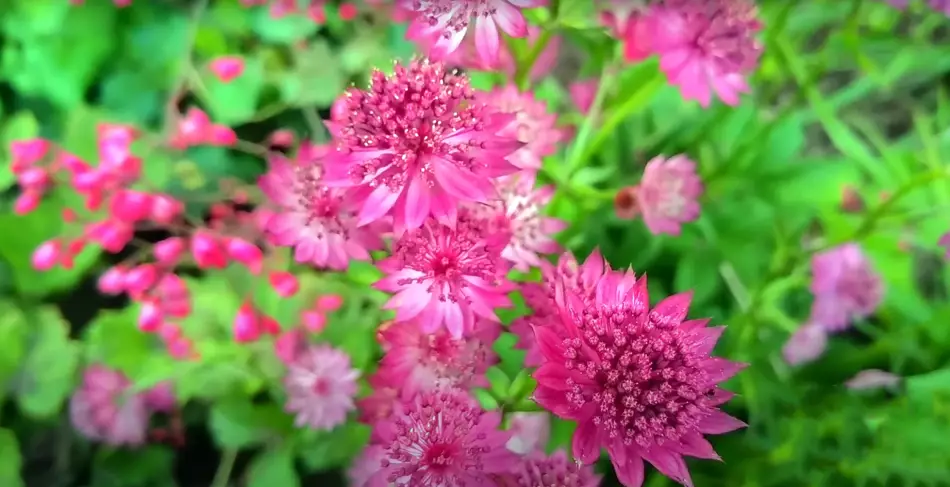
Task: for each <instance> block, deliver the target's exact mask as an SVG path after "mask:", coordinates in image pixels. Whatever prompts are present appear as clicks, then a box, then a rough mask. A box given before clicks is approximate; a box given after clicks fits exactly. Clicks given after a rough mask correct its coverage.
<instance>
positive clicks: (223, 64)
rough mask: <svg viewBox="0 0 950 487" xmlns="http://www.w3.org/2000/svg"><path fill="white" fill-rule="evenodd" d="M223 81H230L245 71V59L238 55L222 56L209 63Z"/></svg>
mask: <svg viewBox="0 0 950 487" xmlns="http://www.w3.org/2000/svg"><path fill="white" fill-rule="evenodd" d="M208 67H209V68H210V69H211V72H213V73H214V74H215V75H216V76H217V77H218V79H219V80H221V82H222V83H230V82H231V81H232V80H234V78H237V77H238V76H241V73H243V72H244V59H242V58H240V57H238V56H222V57H219V58H216V59H214V60H212V61H211V63H210V64H209V65H208Z"/></svg>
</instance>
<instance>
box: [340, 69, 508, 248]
mask: <svg viewBox="0 0 950 487" xmlns="http://www.w3.org/2000/svg"><path fill="white" fill-rule="evenodd" d="M394 71H395V72H394V74H393V75H392V76H389V77H387V76H385V75H384V74H383V73H381V72H379V71H377V72H375V73H373V77H372V83H371V86H370V89H369V90H368V91H360V90H357V89H355V88H353V89H350V91H348V92H347V98H346V100H347V106H348V110H347V114H346V115H347V117H346V119H345V120H342V121H329V122H326V124H327V126H328V127H329V128H330V131H331V133H332V134H333V135H334V137H335V140H336V151H335V152H334V153H332V154H330V156H328V158H327V160H326V163H325V169H326V174H325V175H324V178H325V181H326V184H328V185H331V186H340V187H350V188H353V193H354V194H353V197H354V198H355V201H360V202H361V204H362V209H361V210H360V212H359V215H358V220H359V221H358V224H359V225H364V224H367V223H370V222H373V221H376V220H379V219H381V218H383V217H384V216H387V215H391V216H392V217H393V220H394V225H395V229H396V233H397V234H400V233H402V232H403V231H405V230H407V229H408V230H411V229H414V228H418V227H420V226H421V225H422V224H423V222H424V221H425V220H426V218H427V217H429V216H430V215H431V216H433V217H436V218H437V219H439V220H440V221H443V222H444V223H449V224H451V223H452V222H453V221H454V220H455V218H456V216H457V208H458V205H459V204H460V203H463V202H485V201H487V200H489V199H490V198H491V197H492V196H493V195H494V191H495V188H494V187H493V186H492V180H493V179H494V178H497V177H500V176H504V175H506V174H511V173H514V172H516V171H517V167H516V166H514V165H513V164H512V163H510V162H509V161H507V160H506V159H505V158H506V157H508V156H509V155H511V153H513V152H514V151H516V150H517V149H518V148H520V146H521V144H519V143H518V141H517V140H515V139H514V138H512V137H509V136H503V135H500V134H499V133H498V132H499V131H500V130H501V129H503V128H504V127H506V126H507V125H508V124H509V123H510V121H511V120H512V118H513V117H512V116H511V115H506V114H500V113H492V112H491V111H490V110H489V109H488V108H487V107H486V106H485V105H484V104H482V103H476V102H475V94H474V92H473V91H472V89H471V87H470V86H469V84H468V79H467V78H465V77H464V76H462V75H456V74H449V73H446V72H445V66H444V65H442V64H441V63H429V62H428V61H425V60H419V61H414V62H412V63H411V64H410V65H409V66H408V67H404V66H402V65H399V64H397V65H396V66H395V68H394Z"/></svg>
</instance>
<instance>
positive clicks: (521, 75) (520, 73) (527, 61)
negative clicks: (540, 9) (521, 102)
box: [515, 29, 552, 91]
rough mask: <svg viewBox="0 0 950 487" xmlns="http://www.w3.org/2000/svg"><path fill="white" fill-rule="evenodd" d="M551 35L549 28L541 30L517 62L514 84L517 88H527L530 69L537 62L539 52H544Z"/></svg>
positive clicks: (539, 55) (529, 79) (522, 89)
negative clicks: (525, 54) (520, 60)
mask: <svg viewBox="0 0 950 487" xmlns="http://www.w3.org/2000/svg"><path fill="white" fill-rule="evenodd" d="M551 35H552V34H551V29H544V30H543V31H541V35H540V36H538V40H537V41H536V42H535V43H534V44H532V45H531V50H530V51H528V55H527V56H525V57H524V60H523V61H522V62H520V63H518V67H517V69H516V70H515V71H516V72H515V84H516V85H517V86H518V89H519V90H521V91H525V90H527V89H528V84H529V82H530V81H531V70H532V69H534V63H536V62H538V58H539V57H541V53H542V52H544V49H545V48H546V47H548V43H549V42H551Z"/></svg>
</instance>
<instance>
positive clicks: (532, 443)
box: [506, 412, 551, 455]
mask: <svg viewBox="0 0 950 487" xmlns="http://www.w3.org/2000/svg"><path fill="white" fill-rule="evenodd" d="M508 431H510V432H511V439H510V440H508V444H507V445H506V446H507V447H508V449H509V450H511V451H513V452H515V453H517V454H519V455H527V454H529V453H532V452H536V451H543V450H544V448H545V446H546V445H547V443H548V438H549V437H550V435H551V417H550V415H549V414H548V413H544V412H541V413H512V415H511V422H510V425H509V426H508Z"/></svg>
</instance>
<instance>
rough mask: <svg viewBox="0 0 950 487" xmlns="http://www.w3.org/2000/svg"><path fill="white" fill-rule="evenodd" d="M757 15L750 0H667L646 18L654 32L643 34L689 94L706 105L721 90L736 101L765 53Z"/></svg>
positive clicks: (722, 95)
mask: <svg viewBox="0 0 950 487" xmlns="http://www.w3.org/2000/svg"><path fill="white" fill-rule="evenodd" d="M756 16H757V11H756V8H755V4H753V3H752V2H750V1H748V0H663V1H661V2H660V3H657V4H654V5H653V6H652V7H651V9H650V10H649V12H648V13H647V17H646V19H644V20H643V21H645V22H647V23H648V26H647V27H646V29H648V32H649V34H650V35H649V36H640V38H648V39H649V48H650V49H651V50H652V51H653V52H655V53H657V54H658V55H659V56H660V69H661V70H662V71H663V72H664V73H666V76H667V78H669V81H670V83H672V84H674V85H676V86H678V87H679V88H680V92H681V93H682V95H683V98H686V99H687V100H697V101H699V104H700V105H702V106H703V107H706V106H709V103H710V101H711V99H712V93H715V94H716V95H718V96H719V98H720V99H722V101H723V102H725V103H726V104H728V105H736V104H738V103H739V94H740V93H747V92H748V91H749V85H748V83H746V76H748V75H749V73H751V72H752V71H753V70H754V69H755V68H756V66H757V65H758V63H759V56H760V55H761V54H762V44H761V43H759V42H758V41H757V40H756V39H755V35H756V34H757V33H758V31H759V30H760V29H761V28H762V25H761V23H760V22H759V20H758V19H757V18H756ZM631 31H633V29H631ZM628 35H629V34H628Z"/></svg>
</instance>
